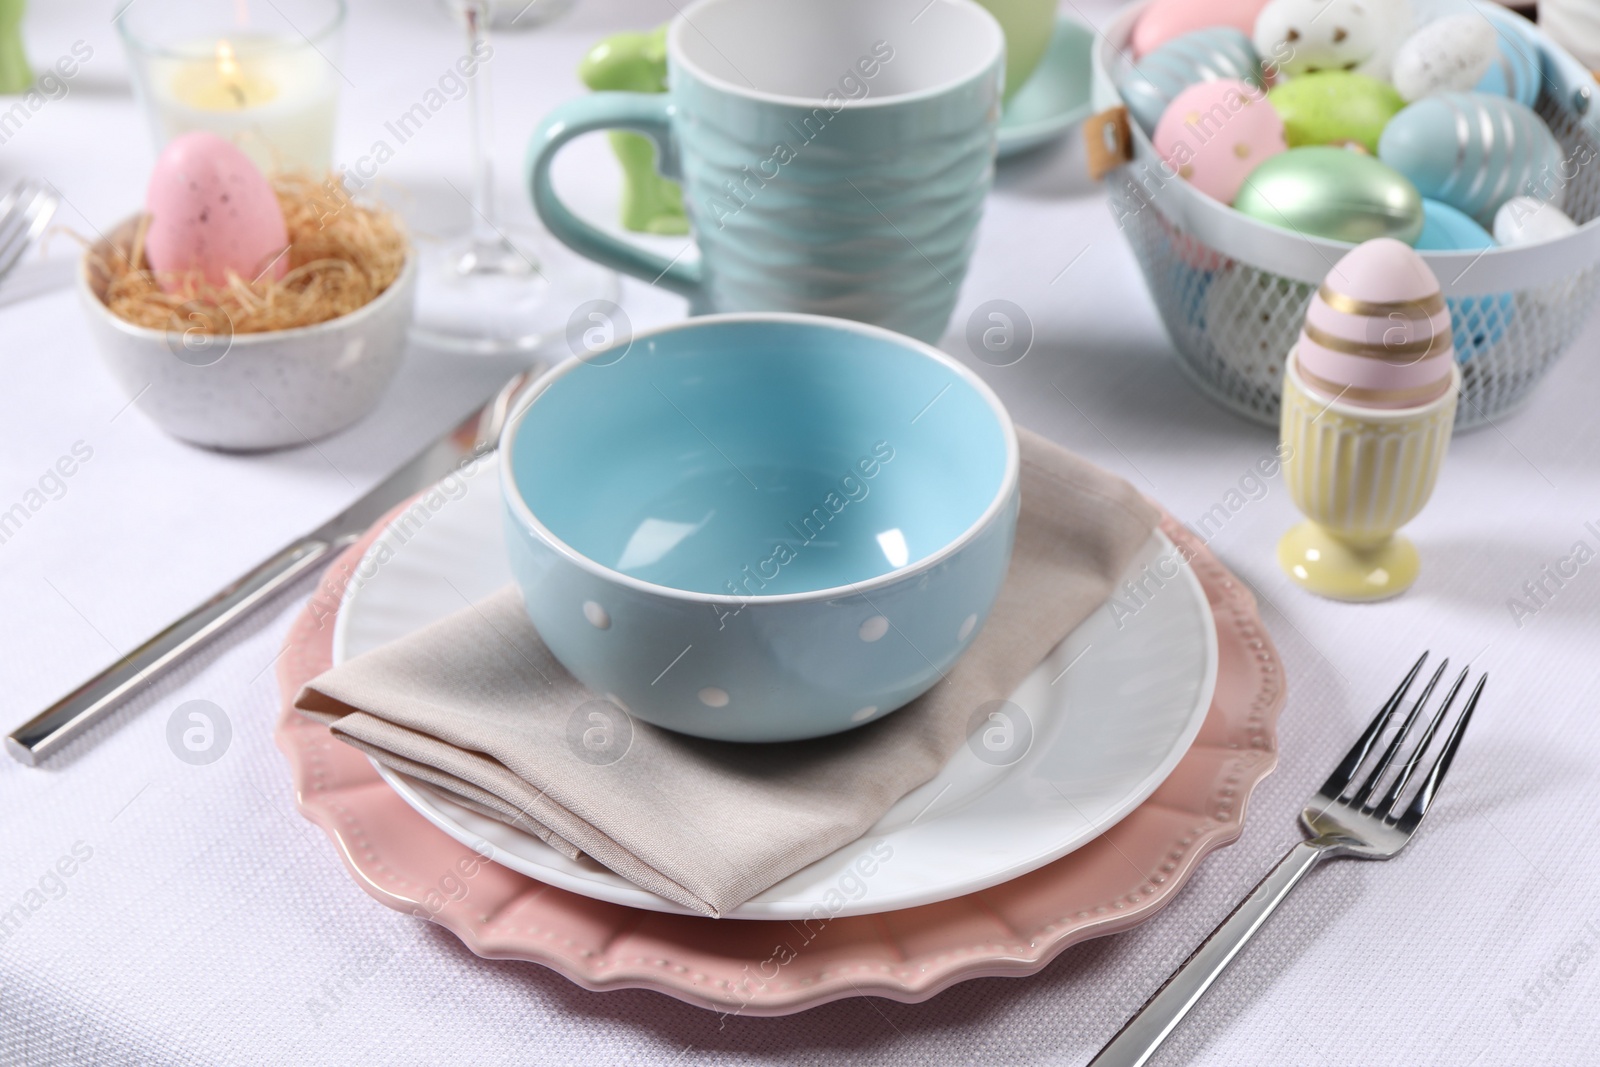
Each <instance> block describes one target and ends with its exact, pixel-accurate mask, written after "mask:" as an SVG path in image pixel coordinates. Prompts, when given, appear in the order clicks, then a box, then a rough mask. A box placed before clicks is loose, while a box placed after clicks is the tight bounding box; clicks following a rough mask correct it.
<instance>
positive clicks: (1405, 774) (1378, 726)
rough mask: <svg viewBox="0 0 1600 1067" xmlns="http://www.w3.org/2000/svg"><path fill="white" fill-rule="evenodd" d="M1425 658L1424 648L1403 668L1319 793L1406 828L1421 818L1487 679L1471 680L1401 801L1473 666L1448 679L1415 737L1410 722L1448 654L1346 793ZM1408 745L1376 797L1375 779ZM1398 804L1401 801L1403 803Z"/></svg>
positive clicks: (1379, 779) (1416, 716) (1418, 717)
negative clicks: (1433, 752)
mask: <svg viewBox="0 0 1600 1067" xmlns="http://www.w3.org/2000/svg"><path fill="white" fill-rule="evenodd" d="M1427 659H1428V653H1426V652H1424V653H1423V654H1422V656H1421V658H1419V659H1418V660H1417V662H1416V664H1415V665H1413V666H1412V668H1411V670H1410V671H1409V672H1407V674H1406V676H1405V678H1404V679H1403V680H1402V681H1401V682H1400V685H1399V686H1398V687H1397V688H1396V689H1395V691H1394V693H1393V694H1392V695H1391V696H1390V697H1389V699H1388V700H1387V701H1385V702H1384V704H1383V707H1381V708H1379V709H1378V714H1377V715H1375V716H1374V717H1373V719H1372V722H1371V723H1369V724H1368V726H1367V728H1366V730H1364V731H1363V732H1362V734H1361V737H1360V738H1359V739H1358V740H1357V741H1356V743H1355V745H1354V747H1352V748H1351V749H1350V751H1349V752H1348V753H1347V754H1346V755H1345V758H1344V759H1343V760H1342V761H1340V763H1339V766H1338V767H1337V768H1335V769H1334V772H1333V774H1331V775H1330V776H1329V777H1328V780H1327V781H1326V782H1324V783H1323V786H1322V790H1321V792H1322V795H1323V796H1324V797H1325V798H1327V799H1328V800H1330V801H1337V802H1339V803H1341V804H1343V805H1345V806H1347V807H1352V808H1357V809H1359V810H1360V811H1361V812H1362V813H1363V814H1365V815H1373V816H1377V817H1380V818H1382V819H1383V820H1384V821H1385V822H1387V823H1390V824H1393V825H1398V826H1399V827H1400V828H1401V829H1404V830H1408V831H1409V830H1411V829H1413V828H1414V827H1415V826H1416V824H1417V823H1418V822H1420V821H1421V820H1422V816H1423V815H1424V814H1426V813H1427V810H1428V805H1429V804H1431V803H1432V802H1433V798H1434V796H1435V795H1436V794H1437V793H1438V790H1439V783H1440V782H1442V781H1443V780H1444V776H1445V773H1446V772H1447V771H1449V770H1450V761H1451V760H1452V759H1454V758H1455V754H1456V749H1457V748H1459V747H1460V745H1461V737H1462V735H1463V734H1464V733H1465V732H1466V729H1467V723H1468V721H1469V720H1471V718H1472V712H1473V710H1474V709H1476V708H1477V706H1478V698H1479V697H1480V696H1482V694H1483V686H1484V683H1485V682H1487V681H1488V680H1489V676H1488V674H1484V675H1482V676H1481V677H1479V679H1478V684H1477V685H1475V686H1473V689H1472V695H1471V696H1469V697H1468V698H1467V703H1466V707H1464V708H1463V709H1462V711H1461V714H1460V715H1458V716H1457V717H1456V720H1455V724H1454V725H1453V726H1451V727H1450V731H1449V733H1448V734H1447V735H1446V736H1445V740H1444V742H1443V744H1442V745H1441V746H1439V748H1438V751H1437V754H1436V755H1435V756H1434V760H1433V764H1432V766H1430V767H1429V768H1428V772H1427V774H1426V775H1425V776H1424V777H1423V779H1422V784H1421V785H1420V786H1419V787H1418V788H1417V790H1416V792H1415V794H1414V795H1413V796H1412V798H1411V801H1410V803H1409V804H1408V805H1405V804H1404V796H1403V795H1404V793H1405V791H1406V787H1407V786H1409V785H1410V784H1411V781H1412V779H1413V778H1414V777H1415V776H1416V772H1417V769H1418V768H1419V767H1420V766H1421V765H1422V760H1423V757H1424V756H1425V755H1426V754H1427V752H1428V750H1429V747H1430V746H1432V744H1433V741H1434V738H1435V735H1437V734H1438V733H1439V730H1440V728H1441V727H1442V726H1443V724H1444V721H1445V719H1446V717H1447V716H1448V715H1449V714H1450V708H1451V707H1452V706H1453V705H1454V704H1455V702H1456V697H1457V696H1458V695H1459V694H1460V692H1461V687H1462V686H1463V685H1464V684H1465V683H1466V681H1467V676H1468V674H1469V673H1470V672H1471V668H1467V669H1465V670H1463V671H1462V672H1461V673H1460V674H1459V675H1457V676H1456V680H1455V681H1454V682H1453V683H1452V684H1451V686H1450V689H1449V691H1448V692H1447V693H1446V694H1445V697H1444V700H1443V701H1442V702H1441V703H1440V705H1439V707H1438V710H1436V711H1434V712H1433V714H1432V715H1431V716H1428V717H1427V725H1426V726H1425V727H1424V728H1423V729H1422V731H1421V736H1420V738H1416V737H1415V735H1416V731H1415V729H1414V728H1415V726H1416V724H1417V723H1418V721H1419V720H1421V719H1422V718H1423V715H1422V712H1423V709H1424V708H1425V707H1426V706H1427V704H1428V701H1429V699H1430V698H1431V697H1432V696H1433V691H1434V689H1435V688H1437V687H1438V685H1439V681H1440V679H1442V678H1443V677H1444V673H1445V669H1446V668H1447V667H1449V665H1450V661H1449V660H1448V659H1446V660H1444V661H1442V662H1441V663H1440V664H1439V667H1438V669H1437V670H1435V671H1434V672H1433V676H1432V677H1431V678H1429V679H1428V683H1427V684H1426V685H1425V686H1424V687H1423V689H1422V692H1421V694H1420V695H1418V697H1417V699H1416V700H1415V701H1414V702H1412V704H1411V707H1410V710H1409V711H1407V712H1406V713H1405V716H1404V718H1403V719H1402V720H1401V722H1400V725H1399V727H1398V728H1397V729H1396V730H1395V731H1394V736H1393V737H1392V738H1391V739H1390V741H1389V744H1388V746H1387V747H1385V748H1384V749H1383V752H1382V754H1381V755H1380V756H1379V757H1378V760H1377V762H1376V763H1375V764H1373V766H1372V770H1371V771H1370V772H1369V773H1368V774H1367V776H1366V779H1365V780H1364V781H1362V783H1361V784H1360V786H1358V787H1357V788H1356V790H1355V791H1354V793H1353V794H1351V795H1350V796H1348V797H1346V796H1345V794H1346V792H1347V791H1348V790H1349V788H1350V786H1351V784H1352V783H1353V782H1355V780H1356V775H1357V773H1358V772H1359V771H1360V770H1361V768H1362V767H1363V766H1365V765H1366V764H1367V762H1368V759H1369V757H1371V755H1372V752H1373V750H1374V748H1376V747H1377V745H1378V741H1379V740H1380V739H1381V738H1382V736H1383V734H1384V733H1385V731H1387V730H1388V729H1389V727H1390V725H1391V724H1392V723H1393V722H1394V720H1395V718H1396V716H1398V715H1399V714H1400V709H1401V708H1402V707H1403V706H1404V705H1405V702H1406V694H1407V693H1408V692H1410V690H1411V685H1412V683H1413V682H1415V681H1416V679H1417V675H1418V674H1420V673H1421V671H1422V665H1423V664H1424V663H1425V662H1427ZM1408 750H1409V754H1408V755H1406V756H1405V758H1404V761H1403V762H1402V763H1401V764H1400V769H1399V771H1398V772H1397V773H1395V774H1394V777H1393V778H1392V779H1391V780H1390V781H1389V785H1388V787H1387V788H1386V789H1385V790H1384V791H1383V793H1382V794H1381V796H1380V797H1379V799H1377V800H1376V801H1374V800H1373V797H1374V795H1375V794H1377V791H1378V787H1379V785H1380V784H1381V783H1382V782H1383V781H1384V779H1385V778H1386V777H1387V776H1388V775H1389V773H1390V771H1391V769H1392V768H1393V767H1394V766H1395V764H1396V762H1397V761H1399V760H1400V758H1401V753H1402V752H1403V751H1408ZM1402 805H1404V807H1403V808H1402Z"/></svg>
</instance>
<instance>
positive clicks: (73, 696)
mask: <svg viewBox="0 0 1600 1067" xmlns="http://www.w3.org/2000/svg"><path fill="white" fill-rule="evenodd" d="M533 373H534V372H533V371H525V372H523V373H521V374H518V375H516V376H515V377H513V378H512V379H511V380H510V381H508V382H506V384H505V385H504V386H502V387H501V389H500V391H499V392H498V393H496V394H495V396H494V399H492V400H490V401H489V402H488V403H487V404H485V405H484V406H483V407H482V408H480V409H479V410H478V411H476V412H474V413H473V414H472V415H470V416H468V417H467V418H466V419H465V420H463V421H462V423H461V424H460V425H459V426H457V427H456V428H455V429H453V430H451V431H450V432H449V433H447V434H445V435H444V436H443V437H441V438H439V440H437V441H435V442H434V443H433V444H431V445H429V446H428V447H427V448H425V449H423V450H422V451H421V452H419V453H417V454H416V455H415V456H414V457H412V459H411V461H410V462H409V463H407V464H406V465H405V466H403V467H401V468H400V469H399V470H397V471H395V472H394V473H393V474H391V475H390V476H389V477H387V478H385V479H384V480H383V481H382V482H380V483H379V484H378V485H377V486H376V487H375V488H373V489H371V490H369V491H368V492H367V494H366V495H365V496H363V497H362V498H361V499H360V500H357V501H356V502H355V503H354V504H351V505H350V506H349V507H348V508H346V509H345V510H344V511H341V512H340V513H339V514H338V515H336V516H334V517H333V519H331V520H330V521H328V522H326V523H324V524H323V525H322V526H320V527H318V528H317V529H315V530H313V531H312V532H311V533H309V534H307V535H306V536H304V537H302V538H299V539H298V540H296V541H294V542H293V543H292V544H289V545H286V546H285V547H284V548H283V549H282V550H280V551H278V552H275V553H273V554H272V556H270V557H269V558H267V559H266V560H264V561H262V562H261V563H260V564H258V565H257V566H255V567H254V568H252V569H251V570H250V571H249V572H247V573H245V574H244V575H241V576H240V577H239V578H238V579H236V580H235V581H233V582H232V583H230V584H229V585H228V586H227V587H226V588H223V589H220V590H218V591H217V592H216V593H215V594H214V595H213V596H211V597H210V598H209V599H207V600H206V601H205V603H203V604H201V605H200V606H198V607H196V608H195V609H194V610H193V611H191V612H189V613H188V614H187V615H185V616H183V618H181V619H178V620H177V621H176V622H174V623H173V624H172V625H170V626H168V627H167V628H166V629H164V630H162V631H161V632H160V633H158V634H156V635H155V636H154V637H152V638H150V639H149V640H148V641H146V642H145V643H144V644H142V645H140V646H139V647H138V648H136V649H134V650H133V651H132V652H129V653H128V654H127V655H125V656H123V657H122V658H121V659H119V660H117V661H116V662H115V663H113V664H111V665H110V666H109V667H107V668H106V669H105V670H103V671H101V672H100V673H99V674H97V675H95V676H94V677H93V678H91V679H89V680H88V681H87V682H84V683H83V684H82V685H80V686H79V687H78V688H76V689H74V690H73V691H72V692H70V693H68V694H67V695H66V696H64V697H62V698H61V699H60V700H58V701H56V702H55V703H54V704H52V705H50V706H49V707H48V708H46V709H45V710H44V711H42V712H40V713H39V714H38V715H36V716H34V717H33V718H32V719H30V720H28V721H27V722H25V723H23V724H22V725H21V726H19V727H17V728H16V729H15V730H14V731H12V733H11V735H10V736H8V737H7V738H6V751H8V752H10V753H11V755H12V756H13V757H14V758H15V759H17V760H18V761H20V762H22V763H25V764H27V765H28V766H30V767H35V766H38V764H39V763H40V762H41V761H42V760H45V759H47V758H49V757H50V756H51V755H52V754H53V753H55V752H56V751H58V750H59V749H61V748H62V747H63V746H65V745H66V744H67V742H69V741H71V740H72V739H73V738H74V737H77V736H78V735H79V734H81V733H82V732H83V731H84V730H86V729H88V728H89V726H90V725H91V724H93V723H94V722H95V721H96V720H98V719H99V718H100V717H101V716H103V715H104V714H105V713H106V712H108V711H110V710H111V709H112V708H113V707H115V706H116V705H117V704H118V703H120V702H121V701H122V700H123V699H124V698H125V697H127V696H129V695H130V694H132V693H133V692H134V691H136V690H138V689H139V688H141V687H143V686H145V685H147V684H149V683H150V682H151V681H153V680H154V679H155V678H156V677H158V676H159V675H160V674H161V673H162V672H164V671H166V670H167V669H168V668H169V667H171V666H173V665H174V664H176V663H178V662H179V661H181V660H183V659H184V658H185V657H187V656H188V655H189V654H190V653H192V652H194V651H195V650H196V649H198V648H199V647H200V646H201V645H203V644H205V643H206V642H207V641H209V640H211V639H212V638H213V637H216V636H217V635H218V634H220V633H222V632H223V631H224V630H226V629H227V628H228V627H230V626H232V625H233V624H234V623H235V622H237V621H238V620H239V619H241V618H243V617H244V616H245V615H246V614H248V613H249V612H250V611H251V610H252V609H254V608H255V607H257V606H258V605H260V604H261V603H263V602H264V601H266V600H268V599H270V598H271V597H272V595H273V594H274V593H277V592H278V591H279V590H281V589H283V588H284V587H285V586H288V585H290V584H292V583H293V582H294V580H295V579H296V578H299V577H300V576H301V575H303V574H305V573H307V572H308V571H310V570H311V569H312V568H314V567H316V566H317V565H318V564H319V563H323V562H326V561H327V560H329V559H330V558H331V557H332V556H333V555H335V554H336V553H338V552H339V551H341V550H342V549H345V548H348V547H349V546H350V545H352V544H354V543H355V542H356V541H358V540H360V538H361V535H362V534H363V533H365V532H366V530H367V529H368V527H370V526H371V525H372V524H373V523H374V522H376V521H378V519H380V518H382V517H383V516H384V515H385V514H387V513H388V511H389V510H390V509H391V508H393V507H394V506H395V505H396V504H398V503H400V502H401V501H403V500H406V499H407V498H409V497H411V496H413V495H414V494H416V493H418V492H420V491H422V490H423V489H426V488H428V487H429V486H430V485H433V484H434V483H435V482H437V481H439V479H441V478H443V477H444V476H445V475H447V474H449V473H450V472H451V471H452V470H455V469H456V468H457V467H459V466H460V465H461V464H462V463H463V462H465V461H466V460H467V459H468V458H470V457H472V456H475V455H483V454H485V453H488V452H492V451H494V448H495V446H496V444H497V443H498V441H499V437H500V428H501V426H503V425H504V424H505V420H506V418H507V416H508V415H509V414H510V411H511V405H512V404H513V403H514V402H515V400H516V395H517V393H518V392H519V391H520V390H521V388H522V386H523V385H524V384H526V383H527V382H528V381H529V380H530V379H531V378H532V377H533Z"/></svg>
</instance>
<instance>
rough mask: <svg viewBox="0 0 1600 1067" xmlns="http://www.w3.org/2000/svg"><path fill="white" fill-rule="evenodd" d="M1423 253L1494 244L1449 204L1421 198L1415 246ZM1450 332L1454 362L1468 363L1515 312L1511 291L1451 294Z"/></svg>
mask: <svg viewBox="0 0 1600 1067" xmlns="http://www.w3.org/2000/svg"><path fill="white" fill-rule="evenodd" d="M1414 247H1415V248H1416V249H1417V250H1418V251H1422V252H1477V251H1480V250H1482V249H1485V248H1493V247H1495V239H1494V238H1493V237H1492V236H1490V234H1489V231H1488V230H1485V229H1484V228H1483V227H1482V226H1479V225H1478V224H1477V223H1476V222H1474V221H1473V220H1472V219H1471V218H1470V217H1468V216H1467V215H1464V214H1462V213H1461V212H1459V211H1457V210H1456V209H1455V208H1453V207H1451V206H1450V205H1449V204H1443V203H1440V202H1439V201H1437V200H1423V201H1422V236H1421V237H1419V238H1417V243H1416V245H1415V246H1414ZM1448 303H1449V305H1450V331H1451V333H1452V334H1453V335H1454V341H1455V346H1456V362H1458V363H1469V362H1471V361H1472V359H1473V358H1474V357H1475V356H1477V355H1478V354H1480V353H1481V352H1483V351H1484V350H1486V349H1489V348H1492V347H1494V346H1495V345H1497V344H1499V343H1500V341H1501V340H1502V339H1503V338H1504V337H1505V335H1506V328H1507V327H1508V326H1510V325H1511V318H1512V316H1513V315H1515V314H1516V303H1515V301H1513V300H1512V299H1511V294H1510V293H1497V294H1491V295H1489V296H1464V297H1451V298H1450V299H1449V301H1448Z"/></svg>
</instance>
